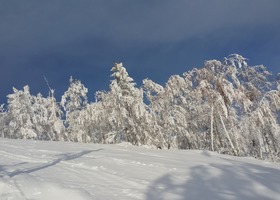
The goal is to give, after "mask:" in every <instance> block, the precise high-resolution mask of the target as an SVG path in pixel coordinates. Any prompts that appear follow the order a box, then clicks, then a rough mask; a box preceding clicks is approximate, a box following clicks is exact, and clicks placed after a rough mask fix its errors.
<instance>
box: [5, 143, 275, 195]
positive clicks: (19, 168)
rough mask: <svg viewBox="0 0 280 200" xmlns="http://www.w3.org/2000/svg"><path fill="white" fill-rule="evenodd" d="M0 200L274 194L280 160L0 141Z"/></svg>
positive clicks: (209, 153)
mask: <svg viewBox="0 0 280 200" xmlns="http://www.w3.org/2000/svg"><path fill="white" fill-rule="evenodd" d="M0 158H1V160H0V199H1V200H4V199H5V200H6V199H9V200H12V199H14V200H23V199H24V200H27V199H36V200H50V199H52V200H53V199H67V200H79V199H81V200H83V199H151V200H154V199H215V200H217V199H246V200H248V199H249V200H250V199H252V200H253V199H254V200H256V199H275V200H276V199H280V165H279V163H269V162H265V161H259V160H256V159H254V158H242V157H232V156H227V155H221V154H217V153H214V152H208V151H195V150H172V149H171V150H157V149H148V148H145V147H135V146H131V145H129V144H127V143H124V144H119V145H116V144H115V145H100V144H79V143H67V142H42V141H33V140H9V139H0Z"/></svg>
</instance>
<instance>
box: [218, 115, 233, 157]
mask: <svg viewBox="0 0 280 200" xmlns="http://www.w3.org/2000/svg"><path fill="white" fill-rule="evenodd" d="M219 116H220V120H221V123H222V125H223V128H224V131H225V133H226V136H227V138H228V140H229V143H230V146H231V148H232V149H233V153H234V155H236V156H237V153H236V150H235V148H234V146H233V143H232V141H231V139H230V137H229V134H228V131H227V129H226V126H225V124H224V121H223V118H222V116H221V114H219Z"/></svg>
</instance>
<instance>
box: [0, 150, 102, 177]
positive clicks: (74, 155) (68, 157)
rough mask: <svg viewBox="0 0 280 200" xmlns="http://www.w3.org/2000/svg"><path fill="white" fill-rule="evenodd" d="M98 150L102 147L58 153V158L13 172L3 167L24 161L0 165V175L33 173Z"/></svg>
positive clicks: (10, 175)
mask: <svg viewBox="0 0 280 200" xmlns="http://www.w3.org/2000/svg"><path fill="white" fill-rule="evenodd" d="M100 150H102V149H97V150H85V151H81V152H79V153H65V154H60V155H58V157H59V158H57V159H55V160H53V161H51V162H48V163H46V164H41V165H38V166H35V167H32V168H28V169H17V170H15V171H13V172H7V171H5V168H7V167H11V166H13V167H17V166H20V165H23V164H26V162H22V163H18V164H15V165H0V177H4V176H9V177H11V178H12V177H14V176H17V175H20V174H30V173H33V172H36V171H40V170H43V169H46V168H48V167H52V166H54V165H56V164H58V163H60V162H61V161H69V160H74V159H76V158H79V157H82V156H84V155H86V154H89V153H92V152H94V151H100Z"/></svg>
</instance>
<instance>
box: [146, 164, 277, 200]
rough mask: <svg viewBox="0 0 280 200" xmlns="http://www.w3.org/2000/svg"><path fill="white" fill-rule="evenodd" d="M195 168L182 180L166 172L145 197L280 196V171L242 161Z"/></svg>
mask: <svg viewBox="0 0 280 200" xmlns="http://www.w3.org/2000/svg"><path fill="white" fill-rule="evenodd" d="M224 160H226V161H228V162H229V163H228V164H215V163H212V164H209V165H207V164H205V165H198V166H195V167H192V168H191V169H190V176H189V177H187V178H185V179H186V180H185V182H182V181H181V183H178V182H180V181H179V180H178V178H176V177H175V176H174V175H172V174H166V175H164V176H162V177H160V178H158V179H157V180H156V181H154V182H153V183H151V185H150V186H149V188H148V190H147V193H146V199H147V200H148V199H149V200H151V199H152V200H156V199H171V198H172V199H182V200H183V199H184V200H192V199H193V200H195V199H215V200H224V199H238V200H240V199H241V200H242V199H244V200H245V199H246V200H256V199H261V200H271V199H280V170H279V169H274V168H269V167H263V166H259V165H255V164H249V163H243V162H239V161H232V160H229V159H224Z"/></svg>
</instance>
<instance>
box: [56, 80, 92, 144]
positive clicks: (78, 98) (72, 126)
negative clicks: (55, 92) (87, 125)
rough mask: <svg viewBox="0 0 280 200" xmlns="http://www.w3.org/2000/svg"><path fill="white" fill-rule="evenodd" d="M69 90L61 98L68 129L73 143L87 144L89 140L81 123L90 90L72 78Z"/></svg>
mask: <svg viewBox="0 0 280 200" xmlns="http://www.w3.org/2000/svg"><path fill="white" fill-rule="evenodd" d="M69 82H70V85H69V88H68V90H67V91H66V92H65V93H64V94H63V96H62V98H61V106H62V107H63V108H64V111H65V113H66V120H65V124H66V128H67V132H68V136H69V139H70V140H71V141H77V142H85V141H86V140H87V139H86V138H87V136H86V133H85V131H84V130H83V126H82V124H81V123H80V121H79V120H80V119H81V116H80V114H81V111H82V110H83V109H84V108H85V106H86V105H87V92H88V89H87V88H86V87H85V86H84V85H83V84H82V83H81V81H80V80H74V79H73V78H72V77H70V81H69Z"/></svg>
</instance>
